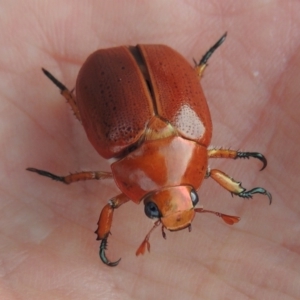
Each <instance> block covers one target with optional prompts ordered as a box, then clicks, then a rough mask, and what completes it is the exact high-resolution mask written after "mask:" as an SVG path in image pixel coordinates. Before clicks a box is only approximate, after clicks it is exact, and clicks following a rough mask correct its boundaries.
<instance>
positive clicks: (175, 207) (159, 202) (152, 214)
mask: <svg viewBox="0 0 300 300" xmlns="http://www.w3.org/2000/svg"><path fill="white" fill-rule="evenodd" d="M198 201H199V200H198V195H197V193H196V191H195V190H194V189H193V188H192V187H191V186H188V185H182V186H175V187H168V188H164V189H161V190H158V191H155V192H152V193H151V194H148V195H147V197H146V198H145V199H144V204H145V214H146V215H147V216H148V217H149V218H159V219H160V221H161V222H162V224H163V226H164V227H165V228H167V229H168V230H171V231H176V230H180V229H183V228H186V227H188V226H189V225H190V224H191V222H192V220H193V219H194V216H195V211H194V207H195V205H196V204H197V203H198Z"/></svg>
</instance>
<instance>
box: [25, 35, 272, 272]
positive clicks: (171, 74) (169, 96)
mask: <svg viewBox="0 0 300 300" xmlns="http://www.w3.org/2000/svg"><path fill="white" fill-rule="evenodd" d="M225 38H226V33H225V34H224V35H223V36H222V37H221V38H220V39H219V40H218V41H217V42H216V44H215V45H213V46H212V47H211V48H210V49H209V50H208V51H207V52H206V53H205V55H204V56H203V57H202V59H201V60H200V62H199V63H197V62H196V61H194V62H195V66H194V68H193V67H191V66H190V64H189V63H188V62H187V61H186V60H185V59H184V58H183V57H182V56H181V55H180V54H179V53H177V52H176V51H175V50H173V49H171V48H169V47H167V46H164V45H137V46H136V47H132V46H129V47H126V46H122V47H116V48H110V49H102V50H98V51H96V52H94V53H92V54H91V55H90V56H89V57H88V58H87V60H86V61H85V63H84V64H83V66H82V67H81V69H80V71H79V74H78V77H77V81H76V88H75V91H76V97H75V95H74V93H72V91H69V90H68V89H67V88H66V87H65V86H64V85H63V84H62V83H61V82H59V81H58V80H57V79H56V78H55V77H54V76H53V75H52V74H50V73H49V72H48V71H46V70H45V69H43V72H44V74H45V75H46V76H47V77H48V78H49V79H50V80H51V81H52V82H53V83H54V84H55V85H56V86H57V87H58V88H59V89H60V91H61V94H62V95H63V96H64V97H65V99H66V100H67V101H68V103H69V104H70V105H71V107H72V110H73V112H74V114H75V116H76V118H77V119H78V120H79V121H80V122H81V123H82V125H83V127H84V129H85V131H86V134H87V136H88V138H89V140H90V142H91V143H92V145H93V146H94V147H95V149H96V150H97V151H98V153H99V154H100V155H101V156H102V157H104V158H106V159H109V158H115V162H114V163H112V164H111V172H110V173H109V172H101V171H99V172H80V173H76V174H70V175H68V176H57V175H54V174H52V173H50V172H48V171H43V170H39V169H35V168H28V169H27V170H28V171H32V172H35V173H37V174H39V175H43V176H46V177H49V178H51V179H53V180H57V181H61V182H63V183H66V184H70V183H72V182H75V181H80V180H87V179H98V180H99V179H101V180H102V179H106V178H113V179H114V181H115V183H116V185H117V186H118V188H119V189H120V191H121V193H120V194H119V195H117V196H115V197H113V198H112V199H110V200H109V201H108V204H106V205H105V206H104V208H103V209H102V211H101V214H100V218H99V221H98V228H97V230H96V231H95V233H96V234H97V240H101V244H100V251H99V255H100V258H101V260H102V262H103V263H105V264H106V265H108V266H116V265H117V264H118V263H119V261H120V259H119V260H117V261H115V262H111V261H109V260H108V258H107V257H106V253H105V250H106V248H107V239H108V236H109V234H110V230H111V225H112V219H113V213H114V210H115V209H116V208H119V207H120V206H121V205H123V204H125V203H126V202H128V201H129V200H132V201H133V202H135V203H137V204H139V203H140V202H142V201H143V202H144V209H145V214H146V215H147V216H148V217H149V218H155V219H157V220H156V222H155V223H154V226H153V228H152V229H151V230H150V232H149V233H148V234H147V235H146V237H145V239H144V240H143V242H142V244H141V245H140V247H139V248H138V250H137V251H136V255H139V254H144V252H145V251H146V249H148V251H149V250H150V243H149V237H150V233H151V232H152V231H153V229H154V228H156V227H158V226H159V225H161V226H162V234H163V237H164V238H165V232H164V229H165V228H166V229H168V230H170V231H176V230H181V229H184V228H188V229H189V230H190V229H191V222H192V220H193V219H194V216H195V213H196V212H197V213H211V214H215V215H216V216H218V217H221V218H222V219H223V220H224V221H225V222H226V223H227V224H230V225H232V224H234V223H237V222H238V221H239V220H240V218H239V217H236V216H230V215H225V214H223V213H220V212H216V211H211V210H205V209H203V208H199V207H197V203H198V201H199V200H198V195H197V193H196V190H197V189H198V188H199V187H200V185H201V183H202V181H203V179H205V178H212V179H214V180H215V181H216V182H217V183H218V184H220V185H221V186H222V187H223V188H225V189H226V190H227V191H229V192H230V193H231V194H234V195H237V196H239V197H241V198H252V195H253V194H257V193H258V194H263V195H266V196H267V197H268V198H269V202H270V204H271V202H272V196H271V194H270V193H269V192H268V191H267V190H265V189H264V188H261V187H256V188H253V189H251V190H246V189H245V188H244V187H242V185H241V183H240V182H237V181H235V180H234V179H232V178H231V177H229V176H228V175H227V174H225V173H224V172H222V171H220V170H217V169H209V168H208V159H209V158H232V159H237V158H250V157H254V158H257V159H259V160H261V161H262V163H263V166H262V168H261V170H263V169H264V168H265V167H266V166H267V160H266V158H265V157H264V156H263V155H262V154H260V153H257V152H241V151H236V150H229V149H223V148H221V149H215V148H214V149H208V146H209V144H210V141H211V136H212V122H211V117H210V112H209V108H208V106H207V103H206V99H205V96H204V94H203V91H202V88H201V85H200V79H201V77H202V75H203V72H204V69H205V67H206V66H207V61H208V59H209V57H210V56H211V55H212V53H213V52H214V51H215V50H216V49H217V48H218V47H219V46H220V45H221V44H222V43H223V41H224V40H225Z"/></svg>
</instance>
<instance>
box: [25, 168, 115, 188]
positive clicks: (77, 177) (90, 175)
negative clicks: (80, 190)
mask: <svg viewBox="0 0 300 300" xmlns="http://www.w3.org/2000/svg"><path fill="white" fill-rule="evenodd" d="M26 170H27V171H30V172H34V173H37V174H39V175H42V176H45V177H49V178H51V179H53V180H55V181H60V182H63V183H66V184H70V183H72V182H77V181H82V180H92V179H96V180H101V179H106V178H112V174H111V173H109V172H99V171H97V172H78V173H74V174H70V175H67V176H57V175H55V174H52V173H50V172H48V171H44V170H39V169H35V168H27V169H26Z"/></svg>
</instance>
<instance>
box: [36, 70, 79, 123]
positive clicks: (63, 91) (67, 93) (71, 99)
mask: <svg viewBox="0 0 300 300" xmlns="http://www.w3.org/2000/svg"><path fill="white" fill-rule="evenodd" d="M42 71H43V73H44V74H45V75H46V76H47V77H48V78H49V79H50V80H51V81H52V82H53V83H54V84H55V85H56V86H57V87H58V88H59V89H60V93H61V94H62V95H63V97H64V98H65V99H66V100H67V102H68V103H69V104H70V106H71V108H72V110H73V112H74V115H75V117H76V118H77V119H78V121H81V117H80V113H79V110H78V107H77V104H76V97H75V95H74V94H73V93H72V91H69V90H68V89H67V88H66V87H65V86H64V85H63V84H62V83H61V82H60V81H59V80H57V79H56V78H55V77H54V76H53V75H52V74H51V73H50V72H49V71H47V70H45V69H44V68H42Z"/></svg>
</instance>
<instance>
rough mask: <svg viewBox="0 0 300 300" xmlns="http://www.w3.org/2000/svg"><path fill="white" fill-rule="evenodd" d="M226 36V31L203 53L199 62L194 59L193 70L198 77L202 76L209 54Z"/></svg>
mask: <svg viewBox="0 0 300 300" xmlns="http://www.w3.org/2000/svg"><path fill="white" fill-rule="evenodd" d="M226 36H227V32H225V33H224V34H223V35H222V37H221V38H220V39H219V40H218V41H217V42H216V43H215V44H214V45H213V46H212V47H211V48H210V49H209V50H208V51H207V52H206V53H205V54H204V55H203V57H202V58H201V60H200V62H199V63H197V62H196V61H195V60H194V63H195V70H196V72H197V74H198V77H199V78H201V77H202V76H203V72H204V70H205V68H206V66H207V61H208V59H209V58H210V57H211V55H212V54H213V53H214V52H215V50H216V49H217V48H219V47H220V45H221V44H222V43H223V42H224V41H225V39H226Z"/></svg>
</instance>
